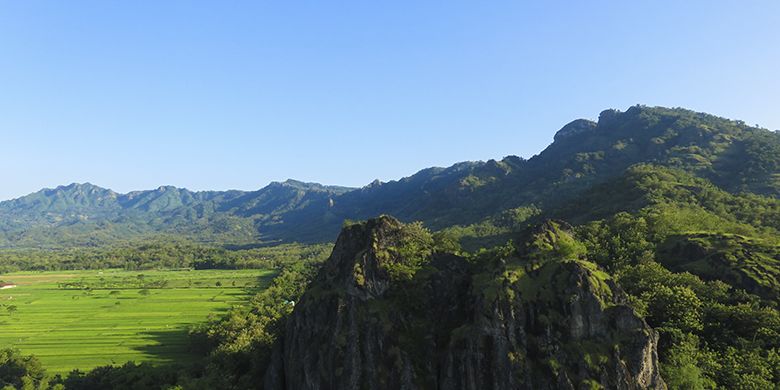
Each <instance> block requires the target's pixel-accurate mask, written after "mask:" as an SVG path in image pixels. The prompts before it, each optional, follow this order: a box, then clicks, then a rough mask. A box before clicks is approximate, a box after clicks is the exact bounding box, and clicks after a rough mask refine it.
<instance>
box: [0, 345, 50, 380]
mask: <svg viewBox="0 0 780 390" xmlns="http://www.w3.org/2000/svg"><path fill="white" fill-rule="evenodd" d="M0 386H2V387H3V388H5V387H7V386H11V387H12V388H16V389H24V390H27V389H30V390H35V389H46V388H48V381H47V380H46V371H45V370H44V369H43V367H42V366H41V362H40V361H39V360H38V359H37V358H36V357H35V356H23V355H22V354H21V353H20V352H19V351H18V350H16V349H10V348H5V349H0Z"/></svg>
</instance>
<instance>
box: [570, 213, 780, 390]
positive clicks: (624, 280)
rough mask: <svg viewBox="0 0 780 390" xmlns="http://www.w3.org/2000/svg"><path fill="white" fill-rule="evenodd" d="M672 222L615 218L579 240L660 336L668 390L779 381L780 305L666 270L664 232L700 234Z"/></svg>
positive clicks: (585, 229)
mask: <svg viewBox="0 0 780 390" xmlns="http://www.w3.org/2000/svg"><path fill="white" fill-rule="evenodd" d="M646 211H648V210H646ZM672 219H673V220H672V221H669V220H666V221H659V220H650V221H648V219H647V218H646V217H645V216H644V213H640V214H638V215H636V214H629V213H619V214H616V215H615V216H613V217H611V218H608V219H605V220H601V221H597V222H593V223H590V224H586V225H582V226H580V227H579V228H578V235H579V237H580V239H582V241H583V242H584V243H585V244H586V246H587V248H588V256H589V258H590V259H591V260H594V261H596V262H597V263H599V264H600V265H601V266H603V267H604V268H605V269H607V270H608V271H610V273H612V274H613V275H615V276H616V277H617V279H618V281H619V284H620V286H621V287H622V288H623V289H624V290H625V291H626V292H627V293H628V294H629V297H630V300H631V303H632V304H633V306H634V308H635V309H636V310H637V312H639V313H640V314H642V315H643V316H644V317H645V318H646V320H647V321H648V323H649V324H650V325H651V326H652V327H653V328H655V329H656V330H657V331H658V332H659V333H660V336H661V338H660V343H659V356H660V359H661V364H662V374H663V377H664V379H665V380H666V381H667V383H668V384H669V385H670V388H688V389H704V388H713V387H722V388H732V389H736V388H744V389H748V388H756V389H757V388H762V389H764V388H766V389H768V388H774V386H775V385H776V384H778V383H780V311H778V302H777V301H776V300H774V299H767V298H765V297H762V296H759V295H754V294H751V293H749V292H747V291H745V290H744V289H742V288H740V286H739V285H730V284H728V283H726V282H724V281H722V280H719V279H718V278H709V280H703V279H702V278H700V277H699V276H697V275H694V274H692V273H689V272H672V271H671V270H669V269H667V268H666V267H665V266H664V265H662V264H670V262H669V259H668V258H667V257H668V256H670V253H669V252H668V250H662V249H664V246H665V244H664V242H665V241H666V240H668V239H672V238H676V236H675V237H670V236H669V235H668V234H667V233H666V230H664V229H665V228H666V227H669V226H672V227H673V229H672V230H673V231H674V232H675V234H680V233H681V232H686V231H687V232H688V233H689V234H694V233H695V232H699V231H700V230H698V229H699V228H700V226H699V221H696V220H687V219H679V218H676V217H675V218H672ZM680 221H682V222H680ZM684 224H690V225H691V226H687V227H686V226H684ZM661 227H663V229H660V228H661ZM720 227H722V226H718V225H713V226H712V228H713V229H715V230H718V228H720ZM691 228H695V229H696V230H688V229H691ZM659 229H660V230H659ZM683 234H685V233H683ZM776 261H777V264H780V259H777V260H776ZM734 266H735V267H738V266H739V264H735V265H734ZM767 266H768V267H771V266H773V265H772V264H767ZM705 267H706V266H705ZM697 271H698V272H700V273H702V274H707V275H708V276H709V275H711V274H712V273H709V272H706V271H707V270H706V269H697ZM720 274H721V275H722V274H723V272H720ZM721 279H722V278H721Z"/></svg>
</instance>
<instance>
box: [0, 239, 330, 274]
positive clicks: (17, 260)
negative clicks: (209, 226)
mask: <svg viewBox="0 0 780 390" xmlns="http://www.w3.org/2000/svg"><path fill="white" fill-rule="evenodd" d="M328 250H329V245H327V244H313V245H303V244H284V245H278V246H273V247H257V248H249V249H227V248H223V247H217V246H209V245H205V244H198V243H194V242H190V241H184V240H154V241H146V242H132V243H127V244H123V245H114V246H105V247H74V248H69V249H57V250H55V249H52V250H36V249H28V250H21V249H13V250H11V249H7V250H0V274H1V273H4V272H13V271H20V270H36V271H49V270H67V269H106V268H123V269H126V270H146V269H156V268H195V269H249V268H276V267H279V266H281V265H283V264H288V263H290V262H295V261H300V260H303V261H305V260H307V259H310V258H321V257H324V256H325V254H326V253H327V251H328Z"/></svg>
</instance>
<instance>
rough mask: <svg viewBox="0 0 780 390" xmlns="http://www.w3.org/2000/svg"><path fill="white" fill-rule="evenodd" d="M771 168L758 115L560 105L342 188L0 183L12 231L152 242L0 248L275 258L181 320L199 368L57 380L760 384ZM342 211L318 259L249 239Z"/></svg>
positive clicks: (775, 287)
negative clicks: (549, 122)
mask: <svg viewBox="0 0 780 390" xmlns="http://www.w3.org/2000/svg"><path fill="white" fill-rule="evenodd" d="M778 167H780V134H778V133H776V132H771V131H768V130H765V129H760V128H756V127H750V126H746V125H745V124H744V123H742V122H738V121H732V120H728V119H723V118H718V117H715V116H711V115H707V114H701V113H696V112H692V111H688V110H683V109H666V108H658V107H643V106H636V107H631V108H630V109H628V110H627V111H626V112H619V111H615V110H607V111H604V112H602V113H601V115H600V117H599V120H598V122H594V121H589V120H584V119H580V120H576V121H574V122H571V123H570V124H568V125H566V126H564V127H563V128H562V129H561V130H560V131H559V132H558V133H557V134H556V135H555V141H554V142H553V143H552V144H551V145H550V146H549V147H548V148H546V149H545V150H544V151H542V152H541V153H540V154H539V155H537V156H534V157H532V158H530V159H528V160H524V159H521V158H518V157H506V158H504V159H502V160H500V161H494V160H491V161H487V162H467V163H460V164H456V165H454V166H452V167H449V168H429V169H425V170H422V171H420V172H418V173H417V174H415V175H412V176H410V177H408V178H404V179H401V180H398V181H392V182H389V183H380V182H374V183H372V184H371V185H368V186H366V187H364V188H360V189H345V188H340V187H323V186H319V185H316V184H305V183H299V182H295V181H287V182H284V183H273V184H271V185H269V186H268V187H266V188H264V189H261V190H259V191H255V192H241V191H232V192H202V193H201V192H189V191H186V190H180V189H175V188H169V187H162V188H160V189H158V190H154V191H145V192H139V193H133V194H125V195H123V194H115V193H113V192H111V191H109V190H104V189H100V188H97V187H94V186H91V185H73V186H68V187H61V188H59V189H55V190H45V191H42V192H41V193H36V194H33V195H31V196H30V197H28V198H26V199H25V198H22V199H19V200H15V201H11V202H3V203H0V216H2V217H3V219H1V220H2V223H3V224H6V225H8V226H12V225H13V224H16V225H15V228H16V229H17V230H9V229H7V228H4V230H3V231H5V232H6V233H5V234H6V237H7V241H5V242H6V243H9V242H10V243H11V245H14V246H25V245H28V246H34V245H41V243H46V244H51V245H61V244H62V243H63V242H64V243H67V244H68V245H84V244H86V245H99V244H100V243H105V242H112V241H114V240H117V239H120V238H122V239H124V238H127V237H130V238H132V237H136V238H137V237H146V236H147V235H156V236H157V237H158V238H160V237H162V239H158V240H156V241H148V240H139V241H140V242H141V245H140V246H138V242H135V243H129V244H127V245H124V246H123V245H116V246H107V247H102V246H98V247H97V248H77V249H73V248H71V249H69V250H64V251H45V250H42V251H39V252H37V254H35V255H34V257H40V254H41V253H44V254H45V255H46V256H49V257H48V258H47V259H48V260H47V261H41V262H39V263H35V262H33V261H30V260H29V259H27V258H26V257H27V256H26V253H28V252H25V250H26V249H16V250H6V251H2V252H0V254H3V255H4V256H3V258H2V259H0V260H2V261H3V262H5V263H10V264H8V265H9V266H11V267H12V268H9V269H47V268H50V267H57V266H60V267H63V266H64V267H78V266H82V267H83V266H86V267H89V268H104V267H111V266H114V267H115V266H122V267H125V268H128V269H139V268H141V269H142V268H147V267H155V266H157V267H193V266H194V267H206V268H208V267H225V268H241V267H251V266H253V264H266V263H268V261H269V260H268V259H266V257H267V256H268V255H269V253H271V252H269V251H274V252H278V253H277V254H279V253H281V254H282V255H283V256H281V257H277V260H278V261H277V260H275V261H274V264H275V266H276V267H278V270H279V276H278V277H277V278H275V279H274V281H273V284H272V286H270V287H269V288H268V289H266V290H263V291H260V292H258V293H257V295H256V296H255V297H253V298H252V300H251V302H249V303H248V304H247V305H246V306H241V307H236V308H234V309H233V310H231V311H230V312H228V313H226V314H225V315H224V316H220V317H219V318H214V319H213V320H212V321H211V322H209V323H208V324H206V325H204V326H203V327H202V328H198V329H193V331H192V335H193V340H194V341H193V343H194V346H195V349H196V350H198V351H201V350H203V351H205V352H203V355H207V358H206V360H205V362H204V363H203V364H204V366H202V367H200V366H199V368H195V369H192V370H182V369H180V368H178V367H176V366H172V367H152V366H148V365H133V364H127V365H124V366H122V367H102V368H98V369H95V370H92V371H90V372H88V373H80V372H74V373H71V375H69V376H68V377H67V378H65V379H64V382H63V383H65V385H66V387H67V388H112V387H115V386H116V384H117V383H126V384H127V388H139V387H138V383H139V378H145V380H147V381H150V382H153V383H155V386H158V385H159V386H158V388H160V389H166V388H169V387H172V386H175V385H176V386H181V387H182V388H194V389H197V388H225V389H247V388H265V389H297V388H354V389H357V388H362V387H365V386H369V387H376V388H403V389H416V388H440V389H476V388H493V389H515V388H592V389H597V388H655V389H662V388H665V387H666V386H668V387H669V388H686V389H709V388H724V389H772V388H774V389H778V388H780V387H779V386H780V310H778V307H779V306H780V304H779V303H778V297H780V197H778V189H779V188H780V186H779V185H778V177H780V176H778V175H780V170H779V169H778ZM63 210H66V211H63ZM382 214H391V215H394V216H397V217H398V218H397V219H396V218H393V217H390V216H387V215H383V216H380V217H376V216H377V215H382ZM354 220H367V221H364V222H354ZM412 221H419V222H412ZM25 224H26V225H25ZM25 226H28V227H27V228H25ZM29 226H32V227H29ZM339 230H340V231H341V233H340V235H339V238H338V240H337V241H336V244H335V246H334V247H333V251H332V252H331V255H330V257H329V258H328V259H327V260H324V262H323V257H324V256H323V255H324V252H325V251H326V250H328V249H329V248H330V245H319V246H316V247H307V246H301V245H297V244H291V245H289V246H274V247H272V248H254V247H253V246H254V245H266V244H274V243H278V242H284V241H299V242H316V241H327V240H332V239H333V237H335V234H336V233H335V232H338V231H339ZM9 232H10V233H9ZM161 235H162V236H161ZM41 237H44V238H47V239H48V240H49V241H42V239H41ZM74 237H75V238H78V240H75V239H74ZM171 238H176V239H177V240H181V242H178V241H172V240H170V239H171ZM79 240H81V241H79ZM190 240H196V241H201V243H192V242H191V241H190ZM147 241H148V242H147ZM204 242H205V244H204ZM212 245H215V246H220V247H221V248H214V247H213V246H212ZM236 249H239V250H236ZM85 254H86V256H85ZM65 255H67V256H65ZM272 257H273V256H272ZM281 259H284V260H281ZM9 260H10V261H9ZM85 260H86V261H85ZM58 261H59V263H58ZM87 384H90V386H91V387H90V386H87Z"/></svg>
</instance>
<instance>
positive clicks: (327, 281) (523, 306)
mask: <svg viewBox="0 0 780 390" xmlns="http://www.w3.org/2000/svg"><path fill="white" fill-rule="evenodd" d="M558 226H559V225H558V224H553V223H551V224H545V225H543V227H542V229H553V230H554V229H556V228H557V227H558ZM563 235H568V233H567V232H565V231H555V232H552V233H550V234H541V235H537V236H543V237H546V238H545V240H547V239H555V237H560V236H563ZM412 239H413V238H411V237H410V236H409V234H408V233H407V232H406V230H405V227H404V225H402V224H401V223H399V222H398V221H396V220H394V219H392V218H390V217H380V218H377V219H373V220H369V221H367V222H365V223H362V224H356V225H352V226H349V227H347V228H345V229H344V230H343V231H342V233H341V235H340V237H339V239H338V241H337V243H336V245H335V247H334V250H333V253H332V255H331V257H330V258H329V259H328V261H327V262H326V264H325V265H324V267H323V268H322V270H321V272H320V273H319V275H318V276H317V277H316V278H315V280H314V281H313V282H312V284H311V286H310V287H309V289H308V290H307V292H306V293H305V294H304V296H303V298H302V299H301V301H300V302H299V303H298V304H297V305H296V307H295V310H294V312H293V314H292V316H291V318H290V320H289V321H288V323H287V327H286V332H285V335H284V337H283V338H282V339H281V340H280V342H279V344H278V345H277V348H276V349H275V352H274V357H273V361H272V363H271V365H270V367H269V368H268V371H267V373H266V376H265V382H264V388H265V389H268V390H282V389H289V390H292V389H463V390H467V389H468V390H471V389H474V390H476V389H559V388H563V389H575V388H576V389H579V388H597V387H598V386H601V387H602V388H611V389H613V388H614V389H664V388H666V386H665V384H664V382H663V380H662V379H661V377H660V374H659V366H658V358H657V353H656V344H657V340H658V339H657V335H656V333H655V331H653V330H652V329H651V328H650V327H649V326H648V325H647V324H646V323H645V321H644V320H643V319H641V318H640V317H638V316H637V315H636V314H635V313H634V311H633V309H632V308H631V307H629V306H627V305H626V303H625V300H624V297H623V294H622V292H621V291H620V289H619V288H618V287H617V286H616V285H615V284H614V283H613V282H612V280H611V279H610V278H609V276H608V275H607V274H605V273H604V272H603V271H601V270H599V269H598V267H596V266H595V265H594V264H592V263H589V262H587V261H585V260H582V259H576V258H575V259H554V260H550V261H547V262H540V261H538V259H536V260H535V261H533V262H530V261H525V260H524V259H523V258H522V256H521V255H520V254H519V253H520V252H516V253H512V254H506V253H505V254H503V255H502V254H498V253H496V254H494V255H490V256H487V257H486V258H484V259H479V261H467V260H466V259H464V258H461V257H458V256H455V255H437V254H434V255H430V254H428V256H427V259H426V261H425V262H423V263H419V264H418V263H417V262H415V261H413V260H414V259H412V258H411V256H412V254H413V253H414V252H410V251H409V248H410V247H413V248H415V249H418V250H420V251H422V252H423V253H428V252H425V248H420V245H419V242H424V241H419V240H418V241H414V242H415V245H410V244H409V240H412ZM553 246H554V245H553ZM410 253H412V254H410ZM399 265H401V266H412V265H416V268H414V267H413V269H414V272H413V274H409V273H399V272H397V271H396V270H397V269H398V267H399Z"/></svg>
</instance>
